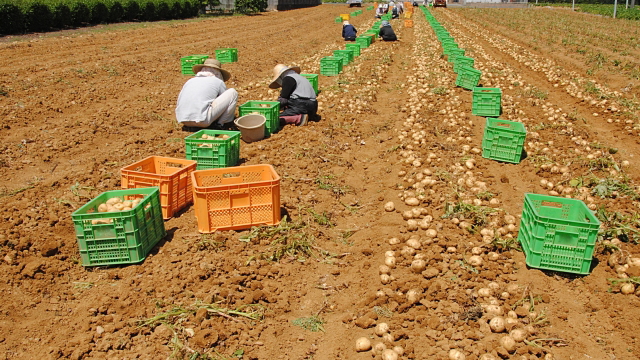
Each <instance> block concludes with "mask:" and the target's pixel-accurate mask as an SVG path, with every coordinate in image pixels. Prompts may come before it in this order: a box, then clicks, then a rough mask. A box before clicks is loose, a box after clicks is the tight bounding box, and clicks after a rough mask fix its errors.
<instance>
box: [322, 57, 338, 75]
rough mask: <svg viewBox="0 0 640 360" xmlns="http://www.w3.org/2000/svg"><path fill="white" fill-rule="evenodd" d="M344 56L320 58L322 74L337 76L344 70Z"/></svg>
mask: <svg viewBox="0 0 640 360" xmlns="http://www.w3.org/2000/svg"><path fill="white" fill-rule="evenodd" d="M342 66H343V58H341V57H335V56H326V57H323V58H322V59H320V74H321V75H324V76H335V75H338V74H340V73H341V72H342Z"/></svg>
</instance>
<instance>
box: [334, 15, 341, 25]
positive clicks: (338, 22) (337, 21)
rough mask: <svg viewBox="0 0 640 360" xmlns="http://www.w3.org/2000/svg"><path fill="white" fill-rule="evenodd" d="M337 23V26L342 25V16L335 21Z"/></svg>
mask: <svg viewBox="0 0 640 360" xmlns="http://www.w3.org/2000/svg"><path fill="white" fill-rule="evenodd" d="M335 22H336V24H342V18H341V17H340V16H338V17H337V18H336V19H335Z"/></svg>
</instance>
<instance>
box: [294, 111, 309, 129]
mask: <svg viewBox="0 0 640 360" xmlns="http://www.w3.org/2000/svg"><path fill="white" fill-rule="evenodd" d="M308 121H309V115H307V114H302V116H301V117H300V122H299V123H298V125H296V126H305V125H307V122H308Z"/></svg>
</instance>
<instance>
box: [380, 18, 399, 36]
mask: <svg viewBox="0 0 640 360" xmlns="http://www.w3.org/2000/svg"><path fill="white" fill-rule="evenodd" d="M378 36H380V37H381V38H382V40H384V41H396V40H398V37H397V36H396V33H394V32H393V29H392V28H391V24H389V22H388V21H387V20H384V21H382V25H381V26H380V31H379V32H378Z"/></svg>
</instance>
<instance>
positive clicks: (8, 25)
mask: <svg viewBox="0 0 640 360" xmlns="http://www.w3.org/2000/svg"><path fill="white" fill-rule="evenodd" d="M199 6H200V5H199V2H198V1H196V0H121V1H120V0H21V1H13V0H0V35H8V34H20V33H24V32H30V31H33V32H42V31H50V30H55V29H58V30H59V29H66V28H73V27H80V26H87V25H93V24H106V23H118V22H129V21H155V20H172V19H185V18H190V17H195V16H198V9H199Z"/></svg>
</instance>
